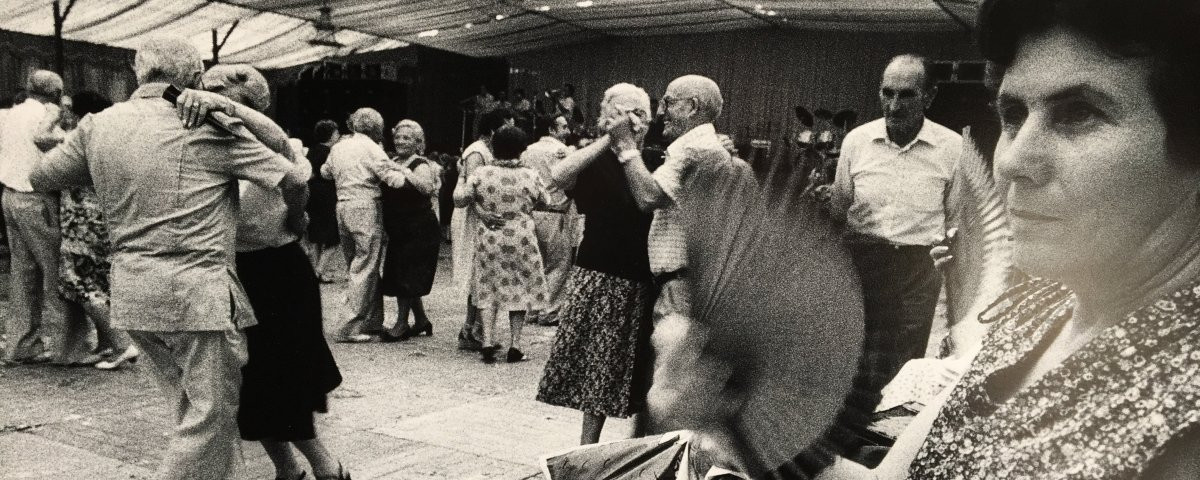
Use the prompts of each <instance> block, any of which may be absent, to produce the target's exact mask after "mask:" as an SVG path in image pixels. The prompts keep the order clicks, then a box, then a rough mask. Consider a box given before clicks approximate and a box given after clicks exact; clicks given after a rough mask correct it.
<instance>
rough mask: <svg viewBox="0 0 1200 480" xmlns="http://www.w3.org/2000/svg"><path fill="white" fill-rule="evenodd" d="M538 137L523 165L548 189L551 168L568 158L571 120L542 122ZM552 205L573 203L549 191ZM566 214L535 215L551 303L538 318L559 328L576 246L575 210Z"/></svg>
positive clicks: (560, 193) (549, 301) (555, 117)
mask: <svg viewBox="0 0 1200 480" xmlns="http://www.w3.org/2000/svg"><path fill="white" fill-rule="evenodd" d="M534 133H535V134H537V135H539V136H540V137H541V139H540V140H538V141H537V142H534V143H533V144H532V145H530V146H529V147H528V148H526V149H525V152H524V153H522V154H521V163H524V164H525V165H527V166H529V167H533V168H534V169H536V170H537V171H538V173H539V174H540V175H541V177H542V183H543V184H544V185H550V184H551V177H550V168H551V167H553V166H554V165H555V164H556V163H558V162H559V161H561V160H562V159H564V158H566V157H567V153H568V150H569V149H568V147H567V145H566V144H565V143H563V142H564V141H565V140H566V139H567V136H568V135H570V134H571V127H570V126H569V124H568V122H567V118H566V117H565V116H563V115H562V114H558V115H555V116H554V117H553V118H552V119H551V120H550V121H549V122H545V121H542V122H539V123H538V126H537V128H536V129H535V130H534ZM548 192H549V196H548V197H549V198H548V200H549V201H548V202H547V203H549V204H551V205H553V206H555V207H560V208H562V209H564V210H565V209H567V208H569V206H570V204H571V200H570V199H569V198H567V196H566V194H564V193H563V192H561V191H559V190H557V189H548ZM570 210H571V211H563V212H561V213H560V212H541V211H539V212H534V215H533V216H534V228H535V230H536V233H537V238H538V249H539V250H540V251H541V252H542V267H543V268H544V269H545V273H546V284H547V285H546V291H547V292H548V293H549V295H550V299H549V300H548V301H547V302H546V305H547V306H546V308H544V309H542V310H540V311H538V312H537V313H536V314H535V315H534V317H535V318H534V319H531V320H534V321H536V322H537V323H539V324H541V325H557V324H558V310H559V308H561V307H562V306H563V304H565V303H566V301H567V291H566V290H567V288H566V287H567V279H568V278H569V277H570V274H571V265H572V262H573V260H574V256H575V255H574V251H575V244H576V243H577V242H576V232H575V226H576V221H575V217H576V215H575V214H574V209H570Z"/></svg>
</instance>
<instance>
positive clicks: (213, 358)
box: [129, 325, 247, 480]
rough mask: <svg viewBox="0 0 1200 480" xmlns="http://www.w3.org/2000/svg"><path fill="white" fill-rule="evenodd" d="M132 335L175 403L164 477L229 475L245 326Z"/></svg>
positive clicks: (235, 445)
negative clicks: (218, 329)
mask: <svg viewBox="0 0 1200 480" xmlns="http://www.w3.org/2000/svg"><path fill="white" fill-rule="evenodd" d="M129 336H130V337H131V338H133V342H134V343H135V344H137V346H138V348H140V349H141V350H142V352H143V353H145V354H146V355H145V356H146V358H148V359H149V360H150V367H151V368H150V372H151V373H152V376H153V377H154V379H155V381H156V382H157V383H158V385H159V387H160V388H161V389H162V391H163V393H164V394H165V395H166V397H167V399H168V400H169V401H170V402H172V404H173V406H174V413H175V430H174V431H173V432H172V433H171V438H170V441H169V443H168V444H167V453H166V455H165V456H164V457H163V461H162V463H161V464H160V465H159V467H158V473H157V475H156V478H158V479H160V480H192V479H195V480H221V479H226V478H230V477H231V475H232V474H233V472H234V468H233V467H234V463H235V461H236V459H237V458H238V455H237V453H238V451H239V448H240V446H241V440H240V438H239V435H238V426H237V411H238V394H239V392H240V390H241V387H242V366H243V365H245V364H246V358H247V353H246V342H245V339H244V337H243V336H242V332H241V330H237V329H235V328H233V327H232V325H230V328H229V329H228V330H223V331H200V332H147V331H140V330H130V331H129Z"/></svg>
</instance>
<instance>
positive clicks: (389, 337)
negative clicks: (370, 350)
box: [379, 328, 412, 343]
mask: <svg viewBox="0 0 1200 480" xmlns="http://www.w3.org/2000/svg"><path fill="white" fill-rule="evenodd" d="M411 336H412V334H411V333H410V331H409V330H408V329H407V328H406V329H404V330H402V331H401V332H400V334H399V335H393V334H392V332H390V331H387V330H384V331H381V332H379V341H381V342H383V343H396V342H403V341H405V340H408V337H411Z"/></svg>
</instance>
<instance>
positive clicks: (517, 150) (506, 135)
mask: <svg viewBox="0 0 1200 480" xmlns="http://www.w3.org/2000/svg"><path fill="white" fill-rule="evenodd" d="M526 138H528V137H526V135H525V131H524V130H521V129H520V128H517V127H502V128H500V129H499V130H496V134H495V135H493V136H492V154H493V155H495V157H496V158H497V159H500V160H515V159H518V158H521V153H522V152H524V151H525V146H526V145H529V142H528V141H526Z"/></svg>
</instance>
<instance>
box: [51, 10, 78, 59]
mask: <svg viewBox="0 0 1200 480" xmlns="http://www.w3.org/2000/svg"><path fill="white" fill-rule="evenodd" d="M74 6H75V0H68V1H67V8H66V9H63V8H62V5H60V4H59V0H54V71H55V72H58V75H59V76H62V75H63V69H64V68H65V66H66V63H67V62H66V58H65V56H64V53H63V49H64V48H65V45H64V42H63V23H64V22H66V20H67V15H70V13H71V7H74Z"/></svg>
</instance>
